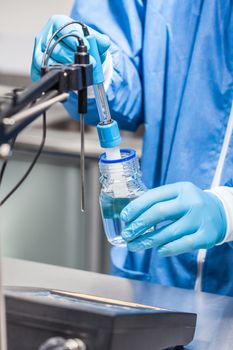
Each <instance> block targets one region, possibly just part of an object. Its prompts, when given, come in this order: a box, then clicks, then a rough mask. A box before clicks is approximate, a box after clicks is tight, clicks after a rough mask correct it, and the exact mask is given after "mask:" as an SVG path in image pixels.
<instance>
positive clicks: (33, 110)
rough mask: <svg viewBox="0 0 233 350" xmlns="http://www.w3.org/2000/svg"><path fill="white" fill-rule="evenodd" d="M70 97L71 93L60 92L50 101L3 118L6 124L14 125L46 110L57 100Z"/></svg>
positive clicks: (60, 100)
mask: <svg viewBox="0 0 233 350" xmlns="http://www.w3.org/2000/svg"><path fill="white" fill-rule="evenodd" d="M68 97H69V94H68V93H67V92H64V93H63V94H60V95H58V96H56V97H53V98H51V99H50V100H48V101H45V102H41V103H39V104H37V105H36V106H33V107H31V108H28V109H26V110H24V111H22V112H19V113H16V114H15V115H14V116H13V117H11V118H4V119H3V124H4V125H14V124H15V123H17V122H19V121H21V120H23V119H25V118H28V117H30V116H31V115H33V114H36V113H39V112H44V110H46V109H47V108H49V107H50V106H52V105H53V104H55V103H57V102H62V101H65V100H67V98H68Z"/></svg>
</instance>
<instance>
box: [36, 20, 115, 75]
mask: <svg viewBox="0 0 233 350" xmlns="http://www.w3.org/2000/svg"><path fill="white" fill-rule="evenodd" d="M71 21H73V19H72V18H70V17H68V16H63V15H54V16H52V17H51V18H50V19H49V21H48V23H47V24H46V25H45V27H44V28H43V29H42V30H41V31H40V32H39V33H38V34H37V36H36V39H35V44H34V50H33V57H32V65H31V78H32V80H33V81H36V80H38V79H39V78H40V69H41V63H42V56H43V52H44V50H45V47H46V45H47V43H48V41H49V39H50V37H51V36H52V35H53V34H54V33H55V31H56V30H57V29H59V28H60V27H62V26H63V25H64V24H66V23H68V22H71ZM88 30H89V32H90V34H91V35H93V36H94V37H95V38H96V40H97V45H98V50H99V54H100V58H101V62H102V63H103V62H104V60H105V57H106V51H107V50H108V48H109V46H110V40H109V38H108V36H106V35H103V34H100V33H99V32H97V31H95V30H94V29H92V28H90V27H88ZM67 33H75V34H77V35H79V36H80V37H82V38H84V35H83V30H82V27H81V26H80V25H79V24H72V25H70V26H68V27H66V28H64V29H63V30H62V31H61V32H60V33H59V34H58V37H61V36H62V35H64V34H67ZM58 37H57V39H58ZM53 43H54V41H52V43H51V44H50V47H51V46H52V45H53ZM84 43H85V45H87V47H88V48H89V44H88V41H87V40H86V39H84ZM77 44H78V42H77V39H76V38H74V37H69V38H65V39H64V40H62V41H61V42H60V43H59V44H58V45H57V47H56V48H55V49H54V51H53V53H52V55H51V58H50V60H49V64H57V63H73V62H74V52H75V51H76V48H77ZM90 62H91V63H92V64H93V65H94V66H95V59H94V58H93V57H92V56H90ZM94 74H95V70H94Z"/></svg>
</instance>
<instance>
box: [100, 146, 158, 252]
mask: <svg viewBox="0 0 233 350" xmlns="http://www.w3.org/2000/svg"><path fill="white" fill-rule="evenodd" d="M120 154H121V158H120V159H114V160H110V159H107V158H106V154H105V153H103V154H101V156H100V160H99V168H100V173H101V176H100V183H101V185H102V187H101V193H100V198H99V201H100V208H101V214H102V219H103V224H104V229H105V233H106V236H107V239H108V241H109V242H110V243H111V244H113V245H115V246H126V242H125V241H124V239H123V238H122V237H121V232H122V230H123V229H124V222H123V221H121V219H120V213H121V211H122V209H123V208H124V207H125V206H126V205H127V204H128V203H129V202H131V201H132V200H133V199H135V198H137V197H139V196H141V195H142V194H143V193H144V192H145V191H147V188H146V186H145V185H144V183H143V182H142V179H141V176H142V174H141V171H140V167H139V161H138V158H137V155H136V151H135V150H134V149H130V148H127V149H121V150H120ZM150 230H151V229H150Z"/></svg>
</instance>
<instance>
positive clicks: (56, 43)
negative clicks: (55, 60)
mask: <svg viewBox="0 0 233 350" xmlns="http://www.w3.org/2000/svg"><path fill="white" fill-rule="evenodd" d="M70 36H73V37H75V38H77V39H78V42H79V45H84V42H83V39H82V38H80V36H78V35H77V34H74V33H68V34H64V35H62V36H60V38H58V39H57V40H56V41H55V43H54V44H53V46H52V47H51V49H50V50H49V52H48V54H47V57H46V60H45V63H44V66H43V67H45V68H47V65H48V62H49V58H50V57H51V55H52V53H53V50H54V49H55V47H56V46H57V45H58V44H59V42H60V41H62V40H63V39H65V38H68V37H70Z"/></svg>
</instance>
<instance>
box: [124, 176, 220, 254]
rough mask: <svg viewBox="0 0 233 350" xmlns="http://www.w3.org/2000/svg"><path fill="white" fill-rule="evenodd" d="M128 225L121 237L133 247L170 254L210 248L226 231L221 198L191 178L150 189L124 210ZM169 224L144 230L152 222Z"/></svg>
mask: <svg viewBox="0 0 233 350" xmlns="http://www.w3.org/2000/svg"><path fill="white" fill-rule="evenodd" d="M121 219H122V220H123V221H124V222H125V224H126V227H125V229H124V230H123V232H122V237H123V238H124V239H125V240H126V241H127V245H128V249H129V250H130V251H139V250H143V249H148V248H152V247H153V248H156V250H157V253H158V255H160V256H169V255H178V254H181V253H185V252H190V251H192V250H195V249H201V248H205V249H207V248H211V247H213V246H214V245H215V244H217V243H219V242H221V241H222V240H223V239H224V237H225V234H226V214H225V210H224V207H223V205H222V202H221V201H220V200H219V199H218V197H217V196H215V195H214V194H212V193H210V192H204V191H202V190H201V189H199V188H198V187H196V186H194V185H193V184H192V183H189V182H178V183H175V184H171V185H165V186H161V187H158V188H155V189H152V190H149V191H147V192H146V193H145V194H143V195H142V196H141V197H140V198H137V199H135V200H134V201H132V202H131V203H130V204H128V205H127V206H126V207H125V208H124V209H123V210H122V212H121ZM167 220H170V222H171V223H169V224H168V225H166V226H164V227H161V228H158V229H155V230H154V231H153V232H148V233H145V231H146V230H148V229H149V228H151V227H152V226H154V227H156V225H158V224H160V223H162V222H165V221H167Z"/></svg>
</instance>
